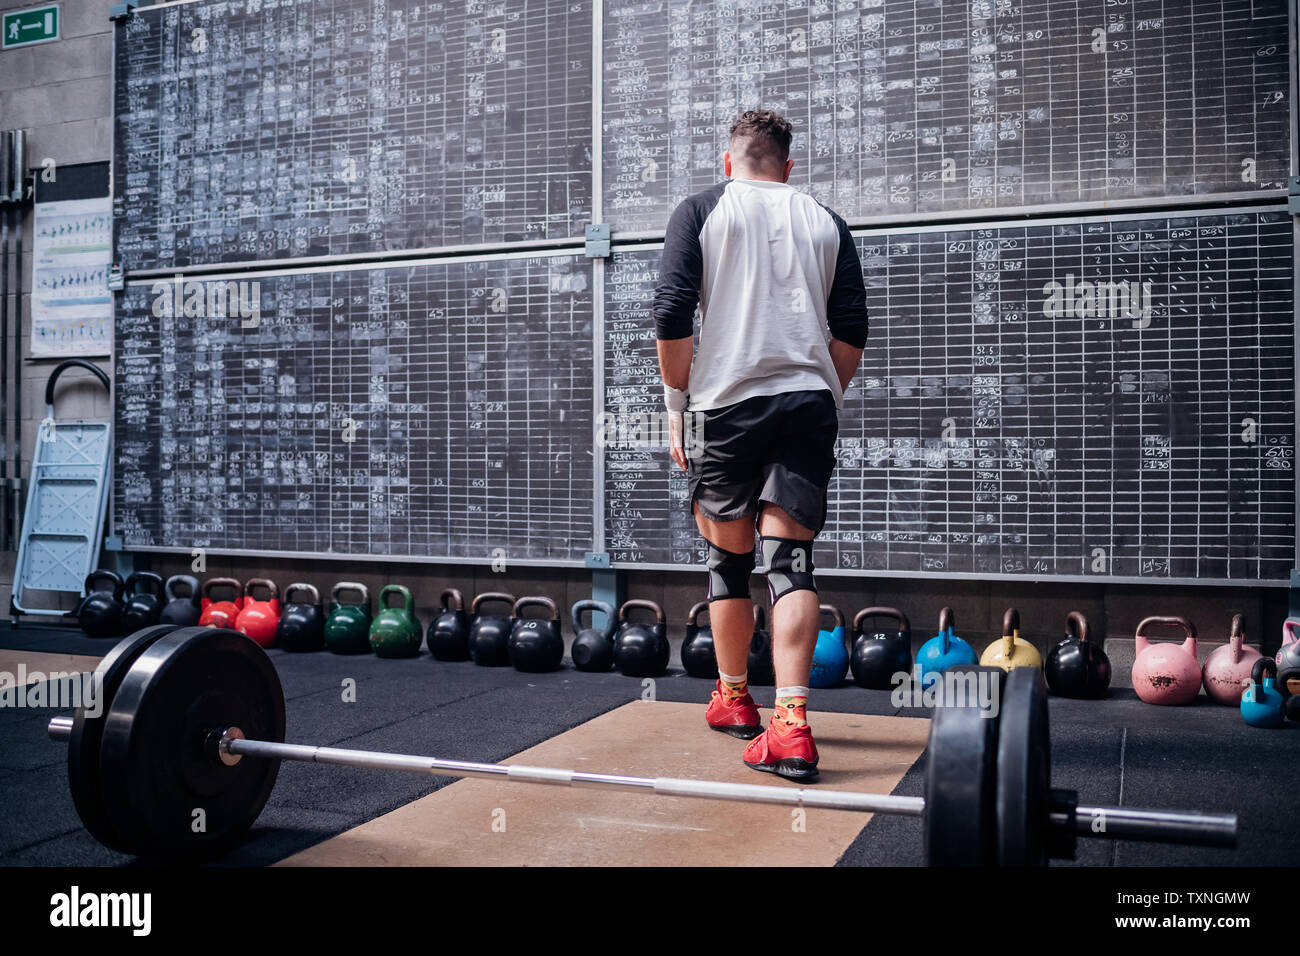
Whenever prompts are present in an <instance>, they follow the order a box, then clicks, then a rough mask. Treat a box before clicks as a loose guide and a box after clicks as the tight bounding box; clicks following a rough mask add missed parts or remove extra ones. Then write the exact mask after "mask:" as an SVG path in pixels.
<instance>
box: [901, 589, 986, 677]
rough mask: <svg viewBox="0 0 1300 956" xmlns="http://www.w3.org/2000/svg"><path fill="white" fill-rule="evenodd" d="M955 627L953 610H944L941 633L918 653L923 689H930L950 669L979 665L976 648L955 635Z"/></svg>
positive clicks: (918, 675) (917, 658) (941, 617)
mask: <svg viewBox="0 0 1300 956" xmlns="http://www.w3.org/2000/svg"><path fill="white" fill-rule="evenodd" d="M954 625H955V618H954V615H953V613H952V608H950V607H946V608H944V609H943V610H942V611H940V612H939V633H938V634H936V635H935V636H934V637H932V638H930V639H929V640H928V641H926V642H925V643H924V644H922V645H921V649H920V650H919V651H917V652H916V679H917V680H918V681H920V682H921V686H922V687H929V686H930V685H931V684H933V683H934V682H935V681H937V680H938V679H939V677H940V675H941V674H943V672H944V671H946V670H947V669H948V668H950V667H958V666H960V665H962V664H977V663H979V658H978V657H977V656H976V654H975V648H973V647H971V646H970V645H969V644H967V643H966V642H965V641H963V640H962V639H961V638H960V637H957V636H956V635H955V634H953V632H952V629H953V627H954Z"/></svg>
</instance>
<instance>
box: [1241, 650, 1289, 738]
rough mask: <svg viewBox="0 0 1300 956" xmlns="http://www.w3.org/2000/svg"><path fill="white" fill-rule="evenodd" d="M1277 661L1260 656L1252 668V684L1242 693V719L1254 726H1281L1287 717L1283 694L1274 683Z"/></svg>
mask: <svg viewBox="0 0 1300 956" xmlns="http://www.w3.org/2000/svg"><path fill="white" fill-rule="evenodd" d="M1276 676H1277V661H1275V660H1273V659H1272V658H1270V657H1264V656H1262V655H1261V656H1260V658H1259V659H1258V660H1256V661H1255V663H1254V665H1253V666H1252V667H1251V669H1250V684H1249V685H1247V686H1246V688H1245V689H1244V693H1242V695H1241V701H1240V706H1241V719H1242V720H1244V721H1245V722H1246V723H1248V724H1250V726H1252V727H1281V726H1282V721H1283V720H1285V719H1286V712H1285V705H1286V702H1285V701H1284V700H1283V699H1282V695H1281V694H1280V693H1279V692H1278V690H1277V688H1276V687H1275V686H1274V685H1273V682H1274V678H1275V677H1276Z"/></svg>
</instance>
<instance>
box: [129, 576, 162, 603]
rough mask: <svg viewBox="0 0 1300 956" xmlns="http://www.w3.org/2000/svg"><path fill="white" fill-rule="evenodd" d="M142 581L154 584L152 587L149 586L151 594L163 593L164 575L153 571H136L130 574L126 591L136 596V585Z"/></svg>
mask: <svg viewBox="0 0 1300 956" xmlns="http://www.w3.org/2000/svg"><path fill="white" fill-rule="evenodd" d="M141 581H146V582H148V583H149V584H150V585H152V587H150V588H149V593H150V594H155V595H161V594H162V593H163V588H164V585H163V579H162V576H161V575H158V574H154V572H152V571H136V572H135V573H134V574H132V575H130V576H129V577H128V578H127V579H126V593H127V594H128V595H130V596H132V597H134V596H135V595H136V594H137V593H138V592H137V591H136V589H135V586H136V585H137V584H138V583H139V582H141Z"/></svg>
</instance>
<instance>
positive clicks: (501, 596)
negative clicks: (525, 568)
mask: <svg viewBox="0 0 1300 956" xmlns="http://www.w3.org/2000/svg"><path fill="white" fill-rule="evenodd" d="M488 601H504V602H505V603H506V604H509V605H510V607H511V608H512V609H513V608H514V606H515V596H514V595H513V594H506V593H505V592H504V591H484V592H483V593H482V594H480V595H479V596H478V597H476V598H474V603H473V604H471V605H470V606H469V612H470V613H471V614H473V615H475V616H477V615H478V613H479V608H480V607H482V606H483V605H484V604H486V603H487V602H488Z"/></svg>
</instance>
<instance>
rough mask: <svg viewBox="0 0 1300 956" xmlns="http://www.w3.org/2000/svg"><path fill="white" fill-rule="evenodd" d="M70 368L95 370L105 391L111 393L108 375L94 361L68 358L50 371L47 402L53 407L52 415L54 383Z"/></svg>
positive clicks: (52, 414) (48, 405)
mask: <svg viewBox="0 0 1300 956" xmlns="http://www.w3.org/2000/svg"><path fill="white" fill-rule="evenodd" d="M70 368H84V369H85V370H86V371H88V372H93V373H94V375H95V377H96V378H97V379H99V384H101V385H103V386H104V391H106V392H109V393H111V392H112V388H111V387H110V386H109V384H108V375H106V374H105V373H104V370H103V369H102V368H100V367H99V366H98V365H96V364H95V363H94V362H87V361H86V360H85V359H68V360H67V361H64V362H60V363H59V364H58V365H56V366H54V371H53V372H51V373H50V378H49V381H47V382H46V383H45V404H46V406H47V407H48V408H50V409H51V412H50V417H51V418H53V417H54V413H53V411H52V409H53V408H54V383H55V382H57V381H58V379H59V376H60V375H62V374H63V373H64V372H65V371H66V370H67V369H70Z"/></svg>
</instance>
